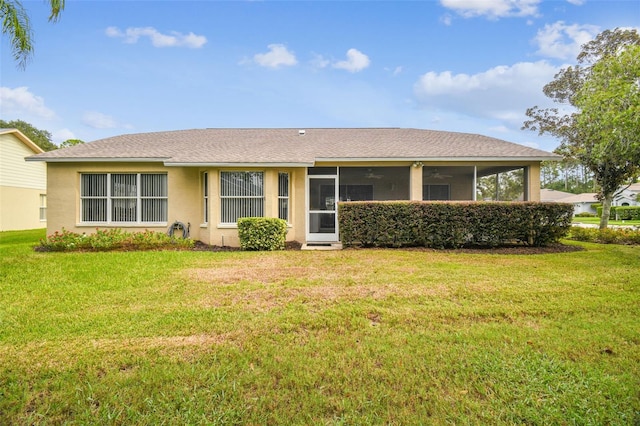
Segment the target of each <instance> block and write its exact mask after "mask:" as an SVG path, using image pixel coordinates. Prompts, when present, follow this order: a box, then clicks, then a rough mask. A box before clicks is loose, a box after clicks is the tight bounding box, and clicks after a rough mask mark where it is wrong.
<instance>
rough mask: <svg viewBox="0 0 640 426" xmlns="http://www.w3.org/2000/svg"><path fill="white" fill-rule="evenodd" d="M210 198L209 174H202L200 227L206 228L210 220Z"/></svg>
mask: <svg viewBox="0 0 640 426" xmlns="http://www.w3.org/2000/svg"><path fill="white" fill-rule="evenodd" d="M210 198H211V188H210V187H209V172H202V226H203V227H206V226H207V225H208V224H209V220H210V219H211V218H210V217H209V215H210V214H211V210H210V206H209V200H210Z"/></svg>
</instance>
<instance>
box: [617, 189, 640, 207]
mask: <svg viewBox="0 0 640 426" xmlns="http://www.w3.org/2000/svg"><path fill="white" fill-rule="evenodd" d="M639 196H640V183H634V184H631V185H629V187H628V188H626V189H624V190H622V191H620V193H619V194H617V195H616V196H615V197H613V202H612V203H611V205H613V206H640V201H639V200H638V197H639Z"/></svg>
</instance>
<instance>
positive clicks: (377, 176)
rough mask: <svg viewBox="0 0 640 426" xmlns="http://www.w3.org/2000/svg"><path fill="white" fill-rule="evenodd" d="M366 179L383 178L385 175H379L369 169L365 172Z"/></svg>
mask: <svg viewBox="0 0 640 426" xmlns="http://www.w3.org/2000/svg"><path fill="white" fill-rule="evenodd" d="M364 177H365V179H382V178H383V177H384V175H377V174H375V173H373V171H372V170H371V169H369V170H368V171H367V173H365V174H364Z"/></svg>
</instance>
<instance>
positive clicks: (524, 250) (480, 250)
mask: <svg viewBox="0 0 640 426" xmlns="http://www.w3.org/2000/svg"><path fill="white" fill-rule="evenodd" d="M301 247H302V244H301V243H299V242H298V241H288V242H287V243H286V247H285V250H300V249H301ZM360 249H361V248H360V247H349V248H346V250H360ZM377 249H379V250H412V251H433V252H440V253H452V252H453V253H474V254H549V253H570V252H575V251H582V250H584V247H581V246H575V245H565V244H560V243H555V244H550V245H548V246H545V247H532V246H526V245H522V244H513V245H506V246H500V247H484V246H473V247H463V248H459V249H442V250H441V249H433V248H426V247H403V248H386V247H380V248H377ZM193 250H194V251H213V252H220V251H240V250H241V249H240V248H238V247H228V246H224V247H221V246H210V245H208V244H205V243H203V242H201V241H196V243H195V245H194V247H193Z"/></svg>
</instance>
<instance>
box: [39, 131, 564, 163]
mask: <svg viewBox="0 0 640 426" xmlns="http://www.w3.org/2000/svg"><path fill="white" fill-rule="evenodd" d="M557 158H559V157H558V156H556V155H555V154H551V153H548V152H545V151H541V150H538V149H534V148H529V147H526V146H522V145H518V144H515V143H511V142H507V141H504V140H501V139H496V138H491V137H487V136H482V135H476V134H469V133H457V132H444V131H435V130H422V129H401V128H365V129H357V128H342V129H330V128H321V129H318V128H315V129H305V130H300V129H292V128H291V129H271V128H267V129H193V130H177V131H168V132H154V133H138V134H127V135H121V136H114V137H111V138H106V139H100V140H97V141H94V142H89V143H86V144H82V145H76V146H72V147H69V148H64V149H58V150H55V151H49V152H46V153H43V154H39V155H35V156H32V157H29V158H28V160H30V161H47V162H80V161H87V162H90V161H158V162H163V163H164V164H165V165H167V166H180V165H184V166H196V165H238V164H243V165H248V164H265V165H268V164H274V165H275V164H278V165H292V166H294V165H299V166H310V165H313V164H315V163H316V162H319V161H394V160H395V161H398V160H410V161H483V160H484V161H513V160H522V161H541V160H549V159H557Z"/></svg>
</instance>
